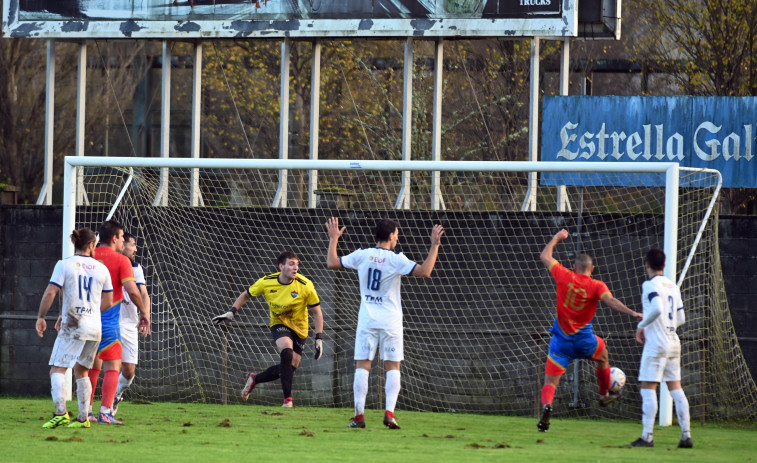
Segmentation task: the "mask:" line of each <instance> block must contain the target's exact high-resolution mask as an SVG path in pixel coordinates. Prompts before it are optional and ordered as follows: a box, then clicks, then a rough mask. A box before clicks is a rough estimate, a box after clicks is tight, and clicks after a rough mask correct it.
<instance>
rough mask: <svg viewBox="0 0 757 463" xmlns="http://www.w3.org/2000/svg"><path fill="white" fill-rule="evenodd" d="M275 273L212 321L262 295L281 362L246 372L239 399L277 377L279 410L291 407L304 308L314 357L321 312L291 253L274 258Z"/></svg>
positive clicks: (304, 331)
mask: <svg viewBox="0 0 757 463" xmlns="http://www.w3.org/2000/svg"><path fill="white" fill-rule="evenodd" d="M278 264H279V272H277V273H273V274H271V275H267V276H264V277H263V278H261V279H259V280H258V281H256V282H255V284H253V285H252V286H250V287H249V288H248V289H247V291H245V292H243V293H242V294H240V295H239V297H238V298H237V300H236V301H234V304H233V305H232V306H231V309H230V310H229V311H228V312H226V313H225V314H223V315H219V316H217V317H214V318H213V323H214V324H216V325H218V324H221V323H228V322H230V321H232V320H234V315H235V314H236V313H237V311H238V310H239V309H241V308H242V306H243V305H244V304H245V303H246V302H247V301H248V300H249V299H250V297H256V296H265V299H266V301H267V302H268V306H269V307H270V309H271V323H270V327H271V335H272V336H273V340H274V342H275V343H276V348H277V349H278V351H279V356H280V357H281V363H279V364H277V365H272V366H270V367H269V368H268V369H267V370H265V371H263V372H262V373H257V374H255V373H249V374H248V375H247V377H246V378H247V381H246V382H245V385H244V388H243V389H242V400H243V401H245V402H246V401H247V399H248V398H249V397H250V393H251V392H252V390H253V389H255V386H257V385H258V384H261V383H267V382H269V381H275V380H277V379H279V378H281V390H282V392H283V393H284V403H283V405H282V407H284V408H291V407H292V380H293V377H294V371H295V370H296V369H297V367H298V366H299V365H300V360H301V359H302V352H303V350H304V347H305V341H306V340H307V337H308V308H309V309H310V310H311V311H312V312H313V322H314V324H315V355H314V356H313V358H314V359H315V360H318V359H319V358H321V355H322V354H323V340H322V338H321V336H322V335H323V313H322V312H321V303H320V300H319V299H318V293H316V291H315V286H313V282H312V281H310V280H308V279H307V278H305V277H304V276H302V275H299V274H298V273H297V272H298V271H299V265H300V259H299V258H298V257H297V254H295V253H294V252H292V251H284V252H283V253H281V255H280V256H279V259H278Z"/></svg>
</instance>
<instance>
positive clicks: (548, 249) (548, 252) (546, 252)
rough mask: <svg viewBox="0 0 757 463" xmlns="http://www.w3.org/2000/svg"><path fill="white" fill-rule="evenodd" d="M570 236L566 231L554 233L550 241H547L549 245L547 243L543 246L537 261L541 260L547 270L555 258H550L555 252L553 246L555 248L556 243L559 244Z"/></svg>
mask: <svg viewBox="0 0 757 463" xmlns="http://www.w3.org/2000/svg"><path fill="white" fill-rule="evenodd" d="M568 236H570V235H569V234H568V230H566V229H564V228H563V229H562V230H560V231H559V232H557V233H555V236H553V237H552V239H551V240H549V243H547V245H546V246H544V249H543V250H542V251H541V255H540V256H539V259H541V262H542V263H543V264H544V266H545V267H547V268H549V266H550V265H552V262H554V260H555V258H554V257H552V253H553V252H554V250H555V246H557V243H559V242H560V241H562V240H565V239H567V238H568Z"/></svg>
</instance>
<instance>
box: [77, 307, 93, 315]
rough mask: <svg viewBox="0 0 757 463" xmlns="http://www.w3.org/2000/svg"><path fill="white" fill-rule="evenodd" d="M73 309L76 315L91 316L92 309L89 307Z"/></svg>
mask: <svg viewBox="0 0 757 463" xmlns="http://www.w3.org/2000/svg"><path fill="white" fill-rule="evenodd" d="M74 309H76V313H77V314H80V315H83V314H87V315H92V309H90V308H89V307H74Z"/></svg>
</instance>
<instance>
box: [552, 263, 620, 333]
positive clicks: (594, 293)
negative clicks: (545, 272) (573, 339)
mask: <svg viewBox="0 0 757 463" xmlns="http://www.w3.org/2000/svg"><path fill="white" fill-rule="evenodd" d="M549 271H550V272H551V273H552V276H553V277H554V278H555V281H556V282H557V324H558V325H559V326H560V329H561V330H562V332H563V333H564V334H566V335H568V336H571V335H574V334H576V333H578V332H579V331H581V329H583V328H585V327H586V326H588V325H590V324H591V321H592V320H593V319H594V314H595V313H596V312H597V302H599V300H600V299H601V298H602V296H603V295H604V294H605V293H608V294H609V293H610V290H609V289H608V288H607V285H606V284H604V283H603V282H601V281H599V280H594V279H592V278H591V277H590V276H588V275H581V274H578V273H575V272H572V271H570V270H568V269H567V268H565V267H564V266H563V265H562V264H561V263H559V262H557V261H556V260H555V261H553V262H552V264H550V266H549Z"/></svg>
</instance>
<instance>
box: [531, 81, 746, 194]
mask: <svg viewBox="0 0 757 463" xmlns="http://www.w3.org/2000/svg"><path fill="white" fill-rule="evenodd" d="M542 109H543V117H544V119H543V122H542V148H541V158H542V160H543V161H565V162H571V161H588V162H677V163H679V164H680V165H681V166H684V167H694V168H707V169H716V170H718V171H720V173H721V174H722V175H723V186H724V187H726V188H757V158H756V157H755V154H757V97H694V96H681V97H641V96H631V97H620V96H603V97H591V96H545V97H544V100H543V103H542ZM582 178H586V177H583V176H582V174H577V175H575V176H574V178H573V180H571V183H569V184H572V185H580V184H583V180H582ZM645 178H646V177H645V176H642V175H639V176H638V177H637V178H636V179H635V180H633V185H645V184H646V183H645V182H646V180H645ZM542 181H543V182H544V183H545V184H548V185H554V184H556V182H555V181H554V179H553V178H552V177H551V176H550V175H547V174H544V175H543V177H542ZM561 183H565V181H564V180H563V181H562V182H561ZM627 186H632V185H627Z"/></svg>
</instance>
